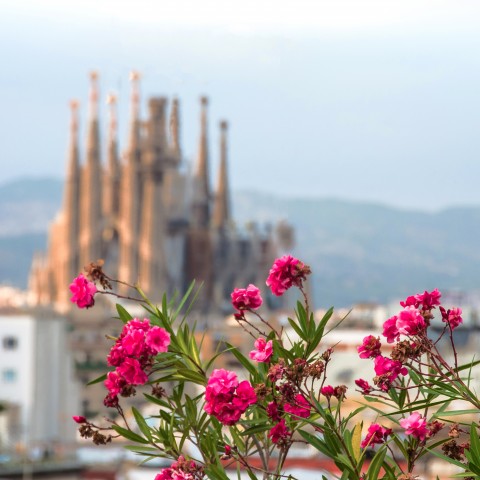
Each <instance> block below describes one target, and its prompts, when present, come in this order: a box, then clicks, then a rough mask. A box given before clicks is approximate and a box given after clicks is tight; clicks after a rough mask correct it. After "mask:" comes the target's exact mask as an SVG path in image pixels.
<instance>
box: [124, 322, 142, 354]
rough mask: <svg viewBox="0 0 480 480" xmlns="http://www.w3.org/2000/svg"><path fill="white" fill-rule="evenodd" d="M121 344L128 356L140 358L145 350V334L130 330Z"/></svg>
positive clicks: (138, 330)
mask: <svg viewBox="0 0 480 480" xmlns="http://www.w3.org/2000/svg"><path fill="white" fill-rule="evenodd" d="M120 342H121V346H122V348H123V350H124V351H125V353H126V354H127V355H132V356H134V357H140V355H142V353H143V351H144V350H145V332H144V331H143V330H140V329H133V328H131V329H128V330H127V333H126V334H125V335H124V336H123V338H122V339H121V341H120Z"/></svg>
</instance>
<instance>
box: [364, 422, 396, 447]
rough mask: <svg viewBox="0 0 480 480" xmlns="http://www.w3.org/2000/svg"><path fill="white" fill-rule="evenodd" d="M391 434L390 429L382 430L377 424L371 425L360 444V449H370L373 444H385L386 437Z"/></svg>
mask: <svg viewBox="0 0 480 480" xmlns="http://www.w3.org/2000/svg"><path fill="white" fill-rule="evenodd" d="M391 434H392V429H391V428H384V427H382V426H381V425H379V424H378V423H372V425H370V426H369V427H368V432H367V436H366V437H365V439H364V440H363V442H362V443H361V444H360V446H361V447H362V448H365V447H372V446H373V445H375V444H378V445H381V444H382V443H384V442H385V439H386V438H387V437H388V435H391Z"/></svg>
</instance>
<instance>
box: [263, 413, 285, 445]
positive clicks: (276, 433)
mask: <svg viewBox="0 0 480 480" xmlns="http://www.w3.org/2000/svg"><path fill="white" fill-rule="evenodd" d="M289 435H290V430H289V429H288V427H287V426H286V424H285V419H283V418H282V420H280V421H279V422H278V423H277V424H276V425H275V426H274V427H272V428H271V429H270V431H269V432H268V437H269V438H271V439H272V442H273V443H278V442H279V441H280V440H285V439H286V438H287V437H288V436H289Z"/></svg>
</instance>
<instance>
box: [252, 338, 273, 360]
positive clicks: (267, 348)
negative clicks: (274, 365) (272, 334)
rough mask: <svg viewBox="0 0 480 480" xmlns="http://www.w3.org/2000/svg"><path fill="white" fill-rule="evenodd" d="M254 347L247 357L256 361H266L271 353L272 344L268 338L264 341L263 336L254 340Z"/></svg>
mask: <svg viewBox="0 0 480 480" xmlns="http://www.w3.org/2000/svg"><path fill="white" fill-rule="evenodd" d="M254 345H255V349H256V350H252V351H251V352H250V353H249V357H250V358H251V359H252V360H255V361H256V362H261V363H267V362H268V361H269V360H270V358H271V356H272V355H273V344H272V341H271V340H269V341H268V342H266V341H265V340H264V339H263V338H261V337H260V338H258V339H257V340H255V344H254Z"/></svg>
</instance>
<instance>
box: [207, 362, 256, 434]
mask: <svg viewBox="0 0 480 480" xmlns="http://www.w3.org/2000/svg"><path fill="white" fill-rule="evenodd" d="M256 401H257V395H256V394H255V390H254V389H253V387H252V385H251V384H250V382H248V381H246V380H244V381H243V382H240V383H239V382H238V378H237V375H236V374H235V373H234V372H230V371H228V370H223V369H217V370H214V371H213V373H212V375H211V376H210V378H209V379H208V382H207V386H206V388H205V406H204V410H205V411H206V412H207V413H208V414H209V415H213V416H214V417H216V418H217V420H219V421H220V422H221V423H223V424H224V425H234V424H235V423H237V422H238V420H239V419H240V417H241V415H242V414H243V413H244V412H245V411H246V410H247V408H248V407H249V406H250V405H253V404H254V403H256Z"/></svg>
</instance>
